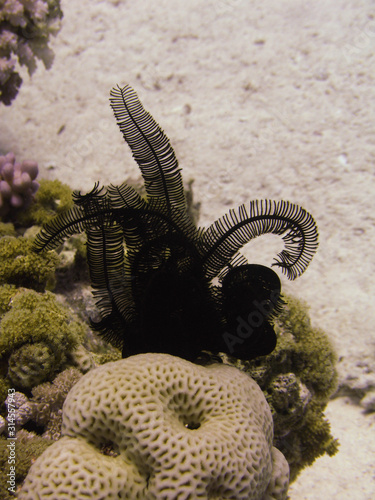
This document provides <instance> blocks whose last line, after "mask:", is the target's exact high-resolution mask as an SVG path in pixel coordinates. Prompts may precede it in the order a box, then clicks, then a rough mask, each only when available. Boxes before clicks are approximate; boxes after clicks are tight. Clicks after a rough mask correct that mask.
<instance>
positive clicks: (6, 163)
mask: <svg viewBox="0 0 375 500" xmlns="http://www.w3.org/2000/svg"><path fill="white" fill-rule="evenodd" d="M37 175H38V164H37V163H36V162H35V161H30V160H24V161H23V162H22V163H20V162H19V161H16V157H15V155H14V153H8V154H7V155H5V156H0V217H2V218H4V217H5V216H7V215H8V214H9V212H10V211H11V210H15V209H20V208H23V209H25V208H27V207H28V206H29V205H30V203H31V200H32V198H33V196H34V195H35V193H36V192H37V190H38V188H39V183H38V182H37V181H36V180H35V179H36V177H37Z"/></svg>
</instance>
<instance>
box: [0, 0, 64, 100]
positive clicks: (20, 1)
mask: <svg viewBox="0 0 375 500" xmlns="http://www.w3.org/2000/svg"><path fill="white" fill-rule="evenodd" d="M62 15H63V14H62V11H61V9H60V0H0V102H3V103H4V104H5V105H10V104H11V103H12V101H13V99H14V98H15V97H16V95H17V94H18V91H19V88H20V87H21V84H22V78H21V76H20V74H19V66H26V67H27V70H28V73H29V75H32V74H33V73H34V71H35V69H36V66H37V62H36V59H41V60H42V61H43V63H44V66H45V67H46V68H47V69H49V68H50V67H51V65H52V61H53V52H52V49H50V48H49V47H48V42H49V37H50V35H51V34H52V35H55V34H56V33H57V32H58V31H59V29H60V25H59V20H60V19H61V18H62Z"/></svg>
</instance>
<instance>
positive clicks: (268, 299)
mask: <svg viewBox="0 0 375 500" xmlns="http://www.w3.org/2000/svg"><path fill="white" fill-rule="evenodd" d="M111 106H112V109H113V111H114V114H115V117H116V120H117V123H118V125H119V127H120V130H121V132H122V133H123V136H124V139H125V141H126V142H127V143H128V145H129V146H130V148H131V150H132V153H133V157H134V159H135V161H136V162H137V163H138V165H139V167H140V170H141V173H142V176H143V179H144V183H145V191H146V198H142V197H141V196H140V195H139V194H138V192H137V191H136V190H135V189H134V188H132V187H131V186H128V185H126V184H122V185H121V186H113V185H110V186H108V187H106V188H104V187H103V188H99V185H98V184H96V185H95V187H94V189H93V190H92V191H91V192H89V193H88V194H85V195H82V194H81V193H79V192H76V193H75V194H74V202H75V206H74V207H73V208H72V209H70V210H69V211H67V212H66V213H64V214H61V215H59V216H58V217H57V218H55V219H53V220H52V221H51V222H50V223H49V224H47V225H46V226H45V227H44V228H43V230H42V231H41V232H40V233H39V235H38V236H37V238H36V240H35V249H36V250H37V251H43V250H49V249H53V248H56V247H57V246H58V245H59V244H60V243H61V242H62V241H63V240H64V239H65V238H67V237H69V236H71V235H73V234H75V233H79V232H83V231H84V232H86V235H87V257H88V263H89V268H90V276H91V282H92V286H93V289H94V292H93V293H94V295H95V297H96V299H97V306H98V309H99V311H100V313H101V320H100V321H97V322H93V327H94V328H96V329H97V330H98V331H99V332H101V333H102V334H103V335H104V337H105V338H106V339H107V340H109V341H111V342H112V343H114V344H115V345H116V346H119V347H120V346H121V347H122V349H123V356H124V357H126V356H129V355H133V354H138V353H142V352H165V353H169V354H172V355H176V356H180V357H182V358H185V359H188V360H192V361H193V360H196V359H197V357H198V356H199V355H200V353H201V352H202V351H210V352H212V353H217V352H226V353H228V354H230V355H232V356H234V357H236V358H240V359H252V358H254V357H257V356H259V355H264V354H268V353H270V352H271V351H272V350H273V349H274V347H275V345H276V335H275V332H274V328H273V325H272V323H273V321H274V319H275V317H276V316H277V314H278V313H279V312H280V310H281V308H282V299H281V296H280V292H281V285H280V280H279V277H278V275H277V274H276V273H275V272H274V271H273V270H271V269H270V268H268V267H265V266H260V265H256V264H249V263H248V262H247V261H246V259H245V258H244V257H243V256H242V255H240V254H239V253H238V251H239V250H240V249H241V248H242V247H243V246H244V245H245V244H246V243H248V242H249V241H250V240H252V239H253V238H255V237H257V236H260V235H262V234H266V233H273V234H276V235H279V236H281V237H282V239H283V241H284V244H285V245H284V250H282V251H281V252H280V253H279V255H278V258H277V259H276V262H275V263H274V264H273V265H276V266H278V267H279V268H280V269H281V270H282V272H284V273H286V275H287V276H288V278H290V279H295V278H296V277H297V276H299V275H300V274H301V273H303V271H304V270H305V268H306V267H307V265H308V264H309V262H310V260H311V258H312V257H313V255H314V253H315V251H316V248H317V239H318V234H317V228H316V224H315V221H314V219H313V218H312V216H311V215H310V214H309V213H308V212H306V211H305V210H304V209H303V208H301V207H299V206H297V205H294V204H292V203H289V202H286V201H278V202H276V201H270V200H256V201H252V202H250V204H249V205H248V206H246V205H241V206H240V207H239V208H237V209H232V210H230V211H229V212H228V213H227V214H225V215H224V216H222V217H221V218H219V219H218V220H217V221H216V222H214V223H213V224H211V225H210V226H209V227H208V228H205V229H203V228H197V227H196V225H195V223H194V221H193V220H192V219H191V217H190V216H189V213H188V210H187V203H186V199H185V195H184V189H183V183H182V176H181V171H180V169H179V167H178V162H177V159H176V157H175V154H174V151H173V149H172V147H171V145H170V143H169V140H168V138H167V137H166V135H165V134H164V132H163V131H162V129H161V128H160V127H159V125H158V124H157V123H156V121H155V120H154V119H153V118H152V116H151V115H150V114H149V113H148V112H146V111H145V110H144V108H143V106H142V104H141V102H140V100H139V99H138V96H137V94H136V93H135V91H134V90H133V89H132V88H131V87H130V86H128V85H127V86H125V87H123V88H120V87H116V88H114V89H112V91H111ZM239 322H245V323H246V324H248V328H247V329H246V334H239V332H242V330H241V329H239V328H238V326H239Z"/></svg>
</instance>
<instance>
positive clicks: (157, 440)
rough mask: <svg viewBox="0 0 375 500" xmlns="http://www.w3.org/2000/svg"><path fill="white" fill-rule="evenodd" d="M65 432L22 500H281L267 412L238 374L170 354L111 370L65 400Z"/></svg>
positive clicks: (283, 475)
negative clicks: (79, 499) (194, 499)
mask: <svg viewBox="0 0 375 500" xmlns="http://www.w3.org/2000/svg"><path fill="white" fill-rule="evenodd" d="M93 401H95V404H93ZM62 429H63V430H62V434H63V437H62V438H61V439H60V440H58V441H57V442H56V443H54V444H52V445H51V447H49V448H48V449H47V450H46V451H45V453H43V455H42V456H41V457H40V458H39V459H38V460H37V461H36V462H35V463H34V464H33V465H32V467H31V469H30V472H29V474H28V476H27V478H26V481H25V483H24V485H23V487H22V489H21V491H20V493H19V497H18V498H19V499H20V500H26V499H27V500H31V499H36V498H38V499H39V500H41V499H54V500H58V499H62V498H67V497H69V498H70V499H71V500H73V499H74V498H77V499H78V498H82V497H83V496H87V495H88V496H90V497H91V498H106V499H108V500H109V499H111V498H113V499H114V498H119V497H120V496H121V498H139V499H140V500H141V499H146V498H147V499H158V500H167V499H171V498H177V496H178V497H180V496H181V497H184V498H188V497H189V498H193V497H194V498H197V499H198V498H201V499H208V498H213V497H215V498H236V499H237V500H241V499H243V500H245V499H246V500H248V499H250V498H251V499H259V500H260V499H266V498H267V499H268V498H272V499H275V500H282V499H285V498H286V491H287V488H288V472H289V471H288V465H287V462H286V460H285V458H284V457H283V455H282V454H281V453H280V452H279V451H278V450H277V449H275V448H274V447H273V446H272V437H273V436H272V435H273V432H272V417H271V412H270V409H269V407H268V405H267V402H266V400H265V398H264V395H263V394H262V392H261V390H260V388H259V386H258V385H257V384H256V383H255V382H254V381H253V380H252V379H251V378H250V377H249V376H248V375H246V374H245V373H242V372H240V371H239V370H237V369H236V368H234V367H229V366H225V365H222V364H214V365H211V366H209V367H203V366H198V365H196V364H193V363H190V362H188V361H185V360H183V359H180V358H176V357H173V356H170V355H166V354H141V355H136V356H132V357H129V358H127V359H124V360H120V361H116V362H113V363H108V364H106V365H104V366H101V367H99V368H97V369H96V370H92V371H90V372H89V373H88V374H86V375H84V376H83V377H82V378H81V379H80V380H79V382H78V383H77V384H75V386H74V387H73V389H72V390H71V391H70V392H69V394H68V396H67V399H66V401H65V404H64V409H63V428H62Z"/></svg>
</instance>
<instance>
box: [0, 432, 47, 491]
mask: <svg viewBox="0 0 375 500" xmlns="http://www.w3.org/2000/svg"><path fill="white" fill-rule="evenodd" d="M8 444H9V442H8V441H7V439H6V438H5V437H0V471H1V472H0V498H1V499H2V500H12V499H14V495H13V494H12V493H11V492H10V491H9V490H8V486H9V485H8V483H7V480H8V479H9V478H8V477H7V476H6V473H7V472H8V471H9V463H8V458H9V450H8V447H7V445H8ZM50 444H51V441H50V440H48V439H45V438H43V437H40V436H37V435H36V434H34V433H33V432H28V431H26V430H24V429H22V430H20V431H19V432H18V433H17V440H16V457H17V467H16V468H15V482H16V489H17V488H18V486H19V485H20V484H22V481H23V480H24V479H25V477H26V475H27V473H28V471H29V469H30V466H31V464H32V463H33V462H34V461H35V460H36V459H37V458H38V457H39V456H40V455H41V454H42V453H43V452H44V451H45V450H46V449H47V448H48V446H49V445H50Z"/></svg>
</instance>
